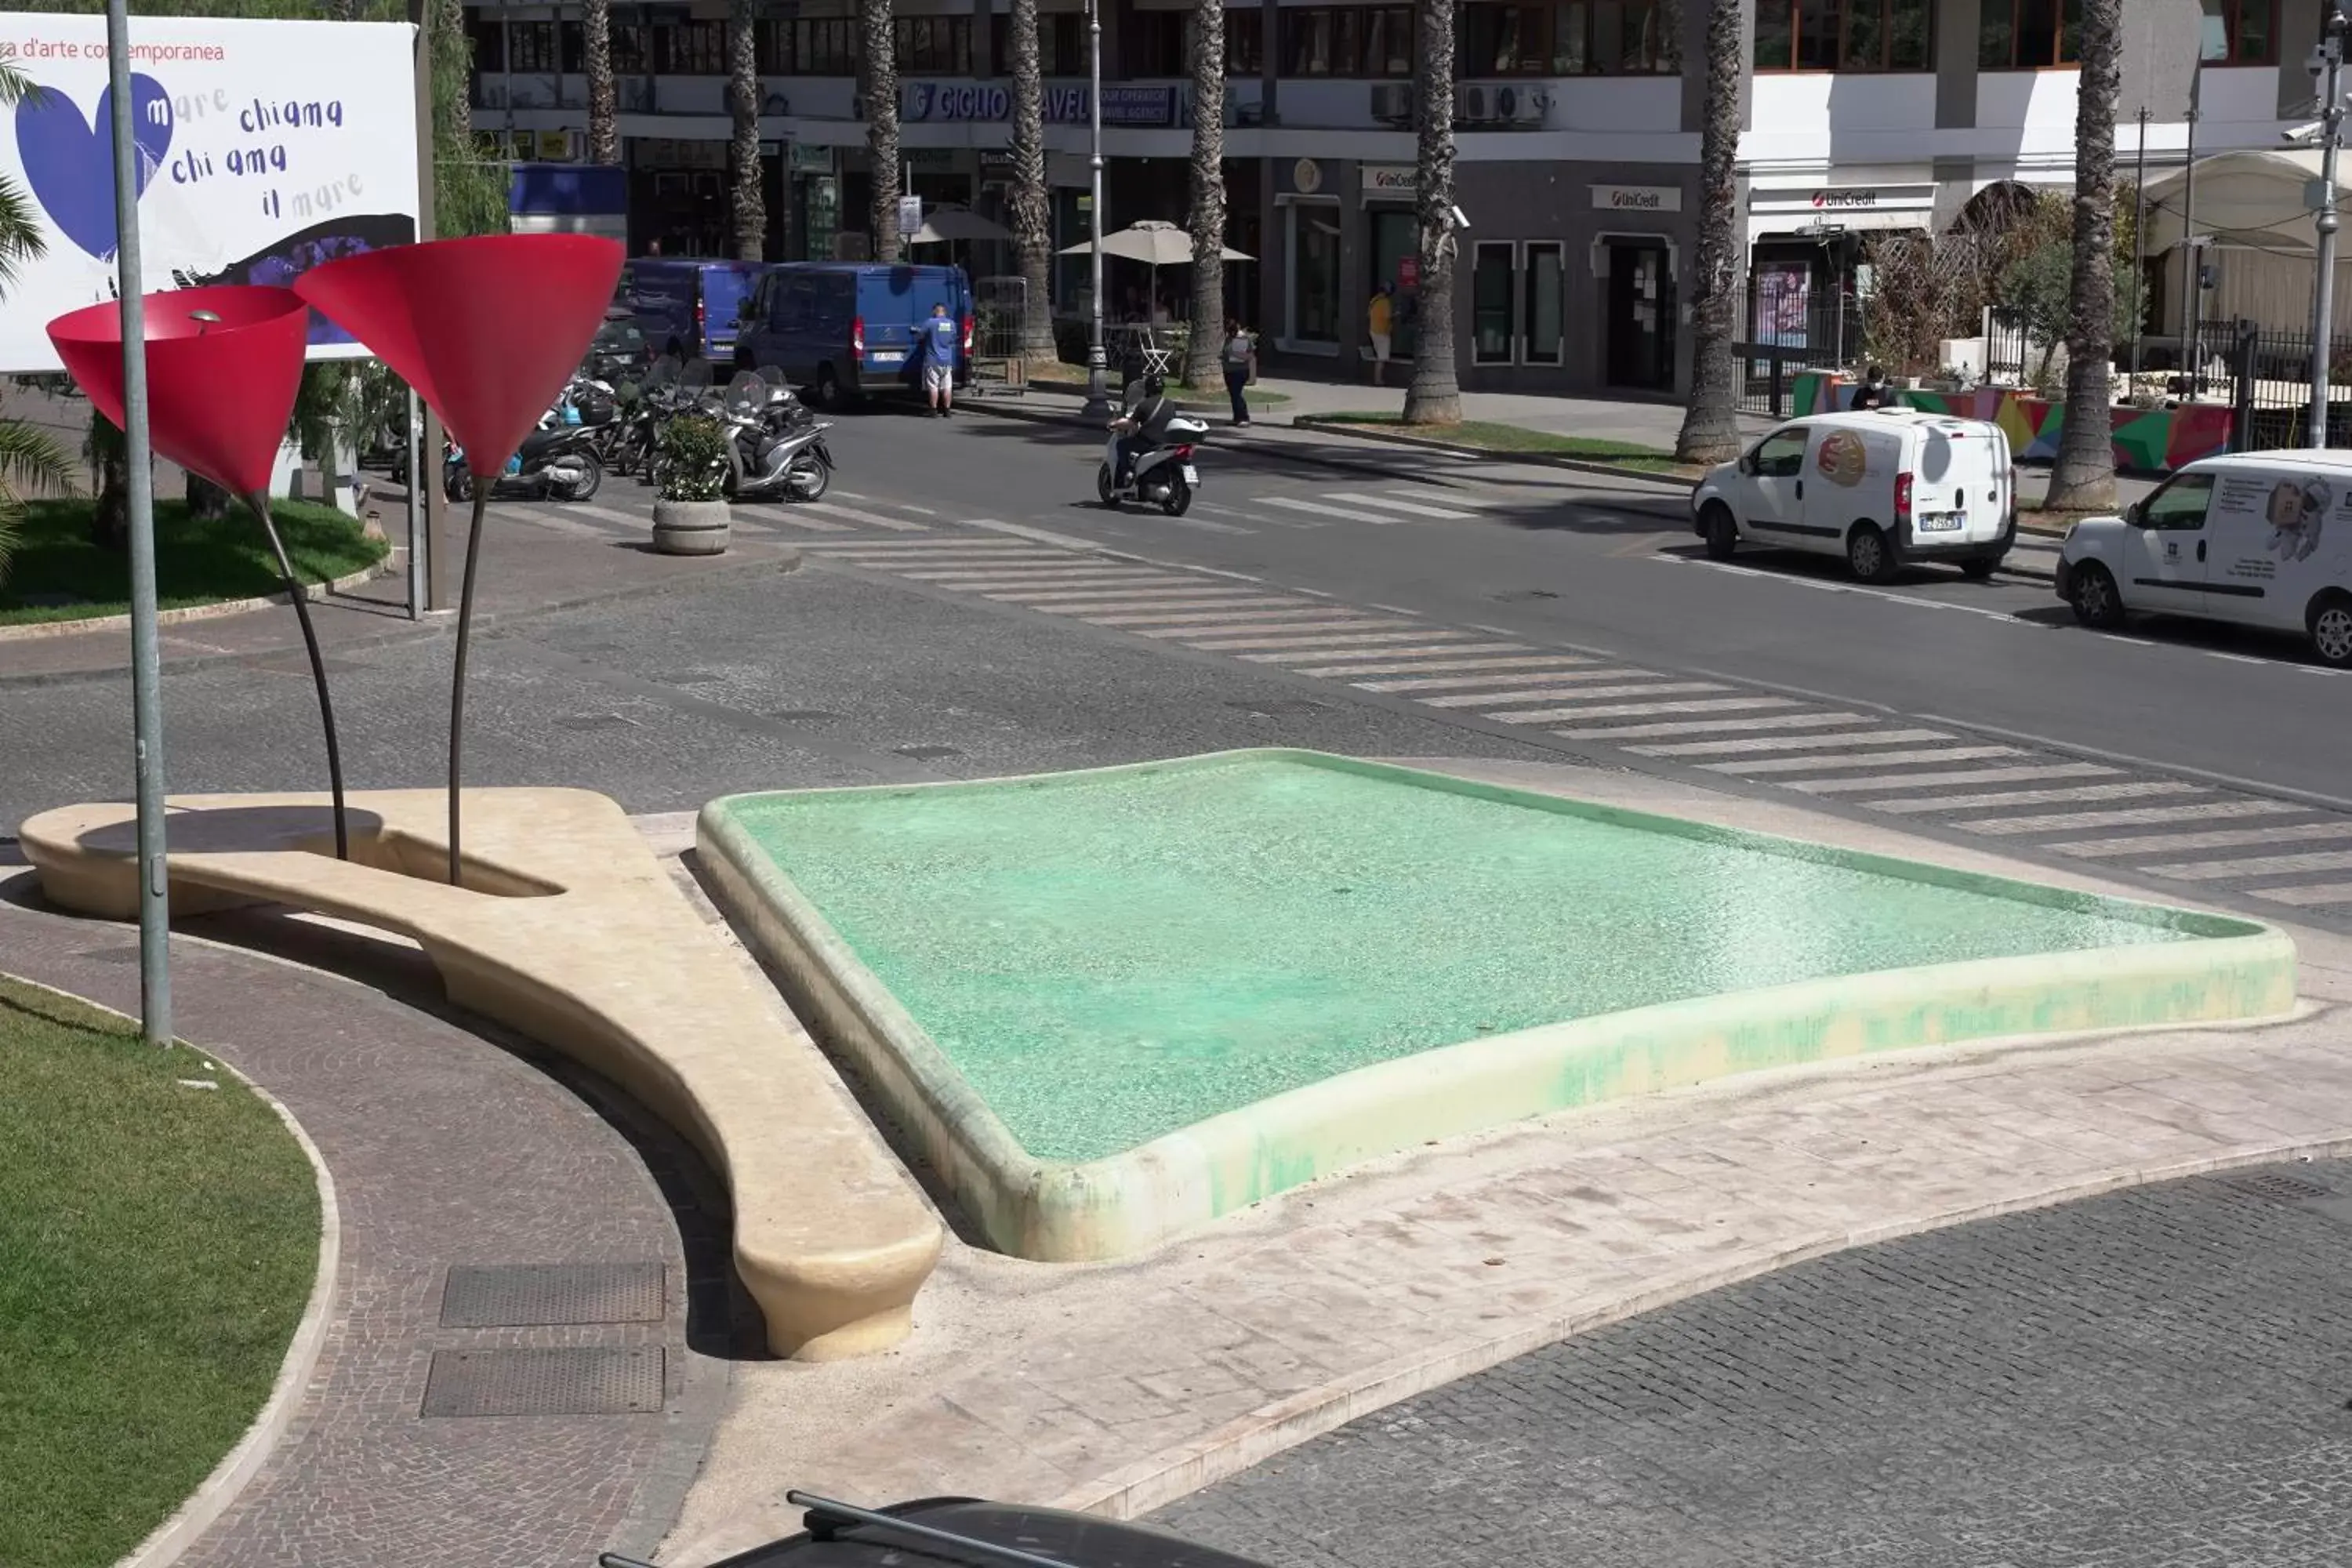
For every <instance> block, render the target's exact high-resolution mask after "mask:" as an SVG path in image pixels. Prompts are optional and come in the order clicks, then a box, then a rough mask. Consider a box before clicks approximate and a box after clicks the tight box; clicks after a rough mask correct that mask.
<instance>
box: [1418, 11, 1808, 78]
mask: <svg viewBox="0 0 2352 1568" xmlns="http://www.w3.org/2000/svg"><path fill="white" fill-rule="evenodd" d="M1770 3H1771V0H1766V4H1767V7H1768V9H1769V5H1770ZM1783 3H1785V0H1783ZM1674 16H1675V9H1674V7H1672V6H1669V5H1666V4H1664V0H1567V3H1565V4H1557V5H1484V4H1481V5H1465V6H1464V7H1463V8H1462V24H1461V27H1462V31H1461V37H1462V45H1461V54H1460V63H1461V74H1462V75H1463V76H1464V77H1465V79H1475V78H1479V77H1496V76H1654V75H1662V74H1663V75H1672V74H1673V73H1675V72H1676V71H1679V70H1680V69H1681V68H1682V40H1681V39H1680V38H1679V37H1676V36H1675V31H1674ZM1759 26H1760V24H1759ZM1400 74H1406V75H1410V74H1411V70H1410V66H1408V68H1407V69H1406V70H1405V71H1404V72H1402V73H1400Z"/></svg>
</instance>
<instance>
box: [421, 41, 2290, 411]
mask: <svg viewBox="0 0 2352 1568" xmlns="http://www.w3.org/2000/svg"><path fill="white" fill-rule="evenodd" d="M1006 9H1007V4H1006V0H898V5H897V6H896V12H897V26H898V37H897V47H898V69H899V74H900V76H901V78H902V82H903V90H902V101H901V103H900V119H901V142H902V146H903V148H904V154H905V159H906V162H907V164H908V169H907V174H908V176H909V177H910V178H911V182H912V185H911V188H912V190H913V192H914V194H917V195H922V196H923V197H925V198H926V200H927V201H929V202H934V203H937V202H958V203H963V204H967V205H971V206H973V207H975V208H976V209H978V210H980V211H982V212H984V213H992V214H996V213H1000V212H1001V209H1002V207H1003V201H1004V196H1005V191H1006V184H1007V181H1008V179H1009V176H1010V169H1009V166H1008V165H1007V163H1006V162H1005V160H1004V150H1005V145H1006V142H1007V137H1008V133H1009V122H1010V118H1011V83H1010V70H1011V58H1010V53H1009V49H1008V47H1007V43H1008V40H1007V38H1006V37H1005V27H1006V18H1005V15H1004V13H1005V11H1006ZM1039 9H1040V13H1041V16H1040V32H1041V40H1040V41H1041V48H1042V51H1043V54H1044V63H1045V73H1046V86H1045V118H1046V132H1045V134H1046V142H1047V147H1048V154H1047V181H1048V184H1050V185H1051V186H1052V187H1053V201H1052V209H1053V214H1054V222H1055V247H1056V248H1057V249H1058V248H1059V247H1063V246H1066V245H1074V244H1077V243H1080V242H1081V241H1083V240H1084V239H1085V238H1086V237H1087V234H1088V226H1089V225H1090V224H1091V223H1092V222H1093V221H1094V220H1095V218H1096V217H1097V216H1100V217H1101V218H1102V220H1103V221H1104V222H1105V224H1106V225H1107V226H1108V227H1110V228H1118V227H1124V226H1126V225H1128V224H1129V223H1132V222H1134V221H1137V220H1139V219H1144V218H1157V219H1162V220H1165V221H1169V222H1172V223H1179V224H1181V223H1182V222H1183V221H1184V219H1185V216H1186V207H1187V205H1188V195H1187V190H1188V187H1187V178H1188V174H1187V160H1188V157H1189V154H1190V151H1191V140H1192V132H1191V108H1192V102H1191V100H1192V89H1191V66H1190V54H1189V28H1190V20H1191V16H1190V14H1191V11H1192V0H1106V3H1105V5H1104V7H1103V11H1102V36H1101V44H1102V65H1103V70H1102V75H1103V82H1104V88H1103V103H1102V111H1103V112H1102V121H1103V145H1104V153H1105V155H1106V158H1107V160H1108V162H1107V164H1106V193H1107V194H1106V201H1105V205H1106V207H1107V209H1108V210H1107V212H1105V213H1104V214H1101V215H1096V214H1094V213H1093V212H1091V211H1090V210H1089V209H1090V202H1089V198H1088V194H1087V184H1088V180H1089V165H1088V159H1087V149H1088V134H1089V133H1088V128H1087V120H1088V113H1089V108H1090V103H1089V89H1088V85H1087V66H1088V58H1087V56H1088V44H1089V37H1088V33H1087V19H1086V16H1085V10H1084V4H1083V0H1039ZM1747 9H1748V18H1747V30H1748V38H1747V54H1748V60H1749V62H1750V65H1751V70H1750V72H1749V74H1748V77H1747V78H1746V79H1745V83H1744V94H1743V98H1744V101H1743V103H1742V105H1741V116H1742V119H1741V123H1742V125H1743V128H1744V129H1743V132H1742V135H1741V138H1740V172H1741V177H1740V200H1741V203H1742V208H1743V222H1744V227H1745V237H1746V243H1747V264H1748V279H1749V281H1748V293H1749V299H1750V317H1749V325H1750V333H1751V336H1756V337H1759V338H1762V339H1769V337H1770V336H1771V334H1772V333H1773V332H1774V331H1776V330H1779V329H1778V327H1777V326H1776V323H1780V324H1785V322H1786V321H1789V320H1791V319H1801V318H1804V317H1806V316H1809V315H1810V316H1813V317H1815V318H1818V316H1819V314H1820V312H1819V310H1817V309H1816V308H1815V307H1816V305H1817V304H1818V303H1819V302H1821V301H1824V300H1826V301H1830V302H1832V307H1833V309H1832V318H1833V319H1834V320H1835V321H1840V322H1842V321H1844V320H1845V310H1844V309H1843V308H1842V307H1840V306H1838V305H1837V302H1839V301H1843V300H1848V299H1850V297H1851V295H1852V294H1853V290H1854V288H1855V286H1856V283H1857V280H1858V279H1859V277H1860V276H1861V273H1860V270H1859V269H1860V268H1861V267H1862V264H1863V262H1862V258H1863V256H1864V246H1865V245H1866V243H1867V240H1868V238H1869V237H1870V236H1872V235H1874V234H1877V233H1883V232H1885V231H1888V230H1904V229H1912V230H1919V231H1925V232H1930V233H1935V232H1942V231H1944V230H1946V229H1948V228H1949V227H1950V226H1953V225H1954V224H1955V223H1956V222H1958V220H1959V219H1960V218H1961V216H1963V215H1964V214H1965V213H1966V212H1967V211H1968V209H1969V204H1970V203H1971V202H1975V201H1978V200H1979V199H1980V198H1982V197H1983V196H1984V195H1985V193H1986V192H1987V191H1988V190H1990V189H1992V188H1994V187H2010V186H2018V185H2022V186H2025V187H2029V188H2033V187H2049V188H2060V189H2063V188H2066V187H2068V186H2070V185H2071V184H2072V181H2073V177H2074V110H2075V94H2076V82H2077V75H2078V73H2077V72H2076V70H2075V69H2074V64H2073V62H2074V43H2075V30H2076V21H2077V14H2078V12H2079V3H2078V0H1748V7H1747ZM2124 9H2125V12H2126V28H2127V37H2126V39H2125V48H2124V86H2123V101H2122V104H2121V107H2120V111H2119V114H2118V125H2117V135H2116V143H2117V152H2118V157H2119V160H2120V163H2121V166H2122V168H2123V170H2124V171H2125V173H2126V177H2129V175H2130V174H2131V172H2132V171H2133V170H2134V169H2135V168H2137V167H2144V168H2145V169H2146V171H2147V174H2148V176H2149V177H2150V178H2153V177H2155V176H2156V175H2158V174H2161V173H2163V172H2165V171H2167V170H2168V169H2171V168H2176V167H2178V166H2179V163H2181V162H2182V161H2183V160H2184V158H2185V156H2186V155H2187V153H2188V151H2189V139H2190V135H2191V123H2190V110H2191V100H2192V95H2193V97H2194V100H2195V112H2196V118H2195V123H2194V136H2195V143H2196V149H2197V151H2198V152H2199V153H2207V152H2218V151H2223V150H2228V149H2231V148H2242V147H2270V146H2276V145H2278V144H2279V139H2280V136H2281V134H2282V132H2284V130H2285V129H2286V128H2287V127H2288V126H2290V125H2292V124H2294V123H2295V122H2296V121H2305V120H2308V119H2310V118H2311V117H2312V102H2313V98H2314V92H2313V84H2312V80H2311V78H2310V76H2309V74H2308V73H2307V71H2306V69H2305V57H2306V56H2307V55H2308V54H2309V52H2310V51H2311V49H2312V47H2313V46H2314V44H2315V42H2316V40H2317V37H2318V29H2319V11H2320V0H2132V3H2131V4H2129V5H2126V7H2125V8H2124ZM1706 12H1707V5H1706V0H1546V3H1540V4H1530V5H1517V4H1510V5H1506V4H1492V3H1488V0H1467V3H1465V4H1462V5H1460V6H1459V8H1458V37H1457V70H1458V74H1459V79H1460V82H1461V86H1460V89H1459V90H1458V92H1457V95H1456V103H1455V126H1456V146H1457V153H1456V163H1455V166H1454V167H1455V191H1456V201H1457V203H1458V205H1460V207H1461V208H1462V211H1463V214H1464V216H1465V217H1466V218H1467V220H1468V225H1469V226H1468V228H1467V230H1466V231H1465V232H1463V233H1461V234H1460V235H1459V236H1458V244H1459V247H1460V248H1459V253H1458V258H1457V261H1456V277H1457V283H1456V288H1455V311H1456V320H1455V323H1454V338H1455V343H1456V351H1457V353H1458V355H1459V359H1460V365H1459V371H1460V375H1461V380H1462V384H1463V385H1465V387H1480V388H1503V389H1515V390H1529V391H1533V390H1546V391H1572V392H1603V391H1606V392H1612V393H1622V394H1628V395H1659V396H1674V395H1678V394H1679V393H1681V392H1682V391H1683V390H1684V389H1685V387H1686V386H1687V384H1688V377H1689V362H1690V343H1689V335H1690V334H1689V330H1688V329H1689V307H1688V301H1687V297H1686V296H1687V290H1686V288H1685V276H1686V273H1687V269H1688V267H1689V264H1690V258H1691V256H1692V253H1693V249H1694V246H1695V238H1696V217H1697V208H1698V194H1697V186H1696V164H1697V160H1698V147H1699V132H1700V128H1701V125H1702V118H1703V112H1704V90H1703V85H1702V82H1703V59H1702V56H1703V51H1704V47H1705V31H1706ZM467 16H468V18H469V26H470V27H471V29H472V31H473V37H474V42H475V59H476V78H477V79H476V83H475V94H474V110H473V112H474V123H475V128H476V130H477V132H480V133H484V134H485V135H487V136H488V137H491V138H494V139H496V141H497V142H499V144H500V145H501V146H503V147H505V148H507V149H509V151H510V153H511V155H515V156H530V157H534V158H549V157H557V158H565V157H568V158H578V157H580V156H582V155H583V153H584V143H585V125H586V115H585V108H584V106H585V102H586V83H585V80H584V78H583V76H582V75H581V74H580V71H581V56H582V52H583V51H582V47H581V35H580V26H579V22H578V15H577V8H576V6H559V5H522V4H486V5H478V6H475V7H471V8H469V10H468V13H467ZM726 16H727V6H726V5H725V4H724V3H723V0H688V3H685V4H676V3H669V4H659V5H622V4H615V5H614V6H613V53H614V66H615V69H616V72H617V73H618V76H619V87H620V114H619V120H620V133H621V136H622V139H623V147H624V162H625V164H626V165H627V168H628V172H629V174H628V177H629V185H630V198H631V203H630V205H631V229H632V242H633V246H634V247H635V248H637V249H639V250H642V249H643V248H645V247H646V245H647V244H648V243H649V242H650V241H653V240H655V239H659V240H660V241H661V242H662V244H663V247H664V248H665V250H667V251H671V252H673V253H680V252H691V251H700V252H704V253H709V254H724V253H725V251H726V249H727V247H728V243H729V236H728V232H727V226H728V221H729V219H728V211H729V208H728V203H727V199H726V193H727V190H728V186H729V178H730V171H729V158H730V147H729V143H730V136H731V134H732V122H731V120H730V112H729V99H728V82H727V75H726V72H727V38H726V26H727V25H726V19H725V18H726ZM1225 18H1226V31H1227V39H1226V67H1227V74H1226V97H1227V105H1226V118H1227V129H1226V133H1225V152H1226V156H1227V160H1228V161H1227V165H1226V174H1227V180H1226V184H1227V192H1228V206H1229V209H1230V212H1231V219H1230V223H1229V227H1228V233H1227V243H1228V244H1230V245H1232V246H1233V247H1234V248H1235V249H1237V250H1240V251H1243V252H1244V253H1246V254H1247V255H1249V256H1251V257H1253V258H1255V261H1254V262H1252V263H1247V264H1243V263H1236V264H1234V266H1233V268H1232V269H1231V271H1230V273H1229V276H1228V280H1227V294H1228V300H1229V301H1230V303H1229V309H1233V310H1235V311H1236V313H1238V314H1240V315H1242V316H1243V317H1244V319H1245V320H1246V321H1247V322H1248V324H1249V325H1250V326H1251V327H1252V328H1253V329H1255V331H1258V332H1259V334H1260V338H1261V342H1262V343H1263V345H1264V354H1265V360H1266V362H1267V363H1268V364H1269V366H1270V367H1274V366H1279V365H1282V364H1284V363H1293V364H1297V365H1301V366H1306V365H1318V366H1321V367H1323V368H1325V369H1328V370H1334V371H1337V372H1339V373H1341V374H1360V373H1361V371H1362V369H1363V367H1364V363H1365V360H1366V358H1367V356H1368V354H1369V352H1370V351H1369V347H1368V334H1367V331H1366V321H1367V309H1368V306H1369V302H1370V297H1371V295H1372V293H1373V292H1374V290H1375V289H1377V288H1378V287H1379V286H1380V285H1381V284H1383V283H1385V284H1388V285H1390V286H1391V287H1393V288H1395V289H1398V290H1399V292H1400V298H1401V299H1402V300H1404V301H1405V308H1404V309H1403V310H1401V311H1400V312H1399V319H1398V325H1397V331H1396V342H1395V345H1394V346H1395V353H1397V354H1398V356H1399V357H1401V358H1402V357H1407V356H1409V355H1410V354H1411V353H1412V347H1413V339H1414V336H1415V332H1414V327H1415V324H1416V323H1415V319H1414V318H1415V310H1414V308H1413V300H1414V286H1415V283H1416V281H1417V271H1418V268H1417V252H1418V230H1417V226H1416V223H1415V219H1414V217H1413V211H1412V199H1413V158H1414V134H1413V130H1412V72H1413V63H1414V58H1415V47H1414V42H1413V27H1414V13H1413V9H1412V6H1411V5H1381V4H1333V3H1330V0H1314V3H1311V4H1288V3H1282V0H1265V3H1263V4H1256V3H1251V4H1228V5H1227V7H1226V12H1225ZM856 32H857V24H856V9H855V5H854V0H797V3H791V4H778V5H771V6H769V7H768V8H767V9H766V11H765V14H764V19H762V20H761V22H760V23H759V38H758V42H759V52H760V59H761V71H762V98H761V135H762V138H763V141H764V142H765V147H766V152H765V156H764V158H763V168H762V177H763V179H764V180H765V182H766V185H767V192H768V213H769V234H768V237H767V240H768V243H767V247H766V253H767V255H768V256H769V257H771V258H808V257H831V256H854V255H857V254H860V253H861V250H862V247H863V246H864V244H865V243H866V236H865V228H866V209H867V200H868V195H869V193H870V189H871V186H870V183H869V178H868V170H867V168H866V152H865V143H866V126H865V122H864V120H863V117H862V114H861V108H862V105H861V104H860V102H859V100H858V84H857V79H856V58H857V38H856ZM2143 110H2144V111H2145V114H2146V120H2145V123H2143V121H2142V119H2141V115H2142V111H2143ZM989 249H990V247H982V253H981V254H979V255H977V256H974V257H973V258H971V260H972V262H973V265H974V266H975V267H976V268H980V269H983V270H986V269H992V268H1002V269H1003V270H1006V271H1010V270H1011V269H1012V267H1011V258H1010V257H1009V256H1004V255H990V254H988V253H987V252H988V250H989ZM1119 271H1120V276H1119V278H1118V279H1114V281H1113V282H1112V284H1111V286H1110V287H1109V289H1108V290H1107V294H1108V298H1107V300H1106V308H1107V310H1108V313H1109V314H1110V315H1111V316H1112V318H1113V319H1117V318H1118V317H1119V316H1121V315H1124V314H1129V313H1141V312H1147V311H1149V310H1151V308H1152V301H1151V300H1150V299H1148V298H1146V297H1145V296H1146V294H1147V292H1148V289H1149V288H1150V279H1148V277H1147V276H1146V275H1144V274H1142V273H1140V272H1139V271H1138V272H1134V273H1132V274H1130V273H1129V272H1128V270H1127V269H1126V268H1120V269H1119ZM1179 272H1181V269H1171V270H1170V271H1168V272H1165V273H1163V274H1162V275H1161V276H1160V279H1159V280H1158V281H1159V282H1160V285H1161V287H1162V290H1163V299H1166V298H1167V297H1169V296H1171V295H1174V294H1176V293H1177V292H1178V291H1179V290H1181V289H1182V288H1183V287H1184V286H1185V283H1186V279H1183V278H1181V277H1180V276H1178V275H1177V274H1178V273H1179ZM1086 289H1087V276H1086V269H1085V262H1084V259H1083V258H1062V259H1061V260H1060V261H1059V262H1058V263H1057V266H1056V269H1055V289H1054V292H1055V303H1056V308H1057V310H1066V311H1068V312H1071V313H1083V307H1084V305H1085V302H1086ZM1174 302H1177V303H1179V304H1181V300H1177V301H1174ZM1397 374H1402V372H1401V370H1400V371H1398V372H1397ZM1392 378H1393V377H1392Z"/></svg>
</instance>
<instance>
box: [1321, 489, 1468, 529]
mask: <svg viewBox="0 0 2352 1568" xmlns="http://www.w3.org/2000/svg"><path fill="white" fill-rule="evenodd" d="M1329 494H1330V498H1331V499H1332V500H1343V501H1348V502H1350V503H1351V504H1353V505H1356V506H1369V507H1376V508H1378V509H1380V510H1382V511H1401V512H1403V513H1404V514H1405V515H1407V516H1408V517H1431V518H1436V519H1439V520H1440V521H1445V522H1470V521H1475V519H1476V517H1477V515H1478V514H1477V513H1475V512H1470V511H1452V510H1447V509H1446V508H1444V507H1442V506H1422V505H1420V504H1418V503H1416V502H1413V501H1405V500H1388V499H1386V498H1385V497H1382V496H1368V495H1365V494H1363V493H1361V492H1360V491H1356V490H1333V491H1331V492H1329ZM1364 521H1367V522H1382V521H1388V520H1386V519H1384V518H1377V517H1373V518H1366V519H1365V520H1364Z"/></svg>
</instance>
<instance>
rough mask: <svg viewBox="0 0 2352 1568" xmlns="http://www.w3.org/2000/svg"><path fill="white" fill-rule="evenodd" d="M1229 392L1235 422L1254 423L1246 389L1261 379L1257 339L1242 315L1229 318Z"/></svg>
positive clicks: (1226, 391)
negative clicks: (1250, 414)
mask: <svg viewBox="0 0 2352 1568" xmlns="http://www.w3.org/2000/svg"><path fill="white" fill-rule="evenodd" d="M1223 359H1224V366H1225V395H1226V396H1228V397H1230V398H1232V399H1233V400H1234V424H1235V425H1237V426H1239V425H1246V424H1248V423H1249V422H1250V416H1249V400H1248V399H1247V398H1245V397H1244V396H1243V395H1242V388H1244V387H1245V386H1247V385H1248V384H1250V383H1251V382H1253V381H1255V380H1256V379H1257V342H1256V340H1255V339H1254V338H1252V337H1251V336H1250V335H1249V333H1248V332H1246V331H1243V329H1242V322H1241V318H1240V317H1239V316H1228V317H1226V318H1225V349H1224V354H1223Z"/></svg>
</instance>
